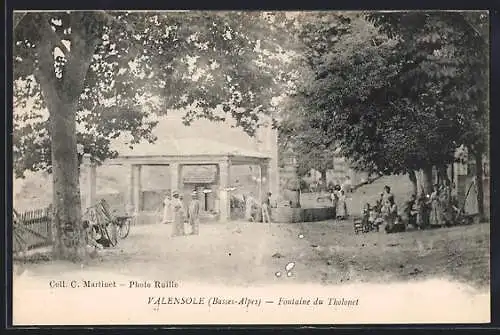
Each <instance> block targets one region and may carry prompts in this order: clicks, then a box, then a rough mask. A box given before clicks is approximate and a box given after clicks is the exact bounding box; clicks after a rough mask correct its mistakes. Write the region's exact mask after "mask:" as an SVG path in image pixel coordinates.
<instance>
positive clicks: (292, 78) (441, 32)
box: [11, 10, 490, 326]
mask: <svg viewBox="0 0 500 335" xmlns="http://www.w3.org/2000/svg"><path fill="white" fill-rule="evenodd" d="M12 21H13V43H12V47H13V74H14V75H13V81H14V82H13V88H14V106H13V127H14V129H13V155H14V165H13V167H14V170H13V171H12V172H13V178H14V180H13V193H14V194H13V208H14V211H13V222H12V241H11V243H12V250H13V254H12V257H13V273H12V282H13V313H12V315H13V325H14V326H28V325H140V324H157V325H188V324H197V325H202V324H229V325H238V324H246V325H248V324H301V325H307V324H403V323H410V324H422V323H426V324H428V323H440V324H443V323H461V324H467V323H489V322H490V245H489V243H490V215H489V213H490V195H489V190H490V187H489V185H490V172H489V159H490V157H489V143H488V140H489V96H488V92H489V82H488V81H489V79H488V78H489V13H488V12H487V11H367V12H365V11H352V12H351V11H297V12H288V11H274V12H264V11H251V12H247V11H113V10H100V11H97V10H96V11H15V12H14V16H13V20H12Z"/></svg>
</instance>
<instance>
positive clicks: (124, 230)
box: [118, 218, 132, 239]
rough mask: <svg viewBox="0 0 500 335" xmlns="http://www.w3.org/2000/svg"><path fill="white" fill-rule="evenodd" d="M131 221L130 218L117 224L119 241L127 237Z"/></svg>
mask: <svg viewBox="0 0 500 335" xmlns="http://www.w3.org/2000/svg"><path fill="white" fill-rule="evenodd" d="M131 220H132V219H131V218H127V219H125V220H122V221H121V222H120V223H119V224H118V236H119V237H120V238H121V239H124V238H126V237H127V236H128V234H129V233H130V221H131Z"/></svg>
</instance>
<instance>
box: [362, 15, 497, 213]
mask: <svg viewBox="0 0 500 335" xmlns="http://www.w3.org/2000/svg"><path fill="white" fill-rule="evenodd" d="M369 19H370V20H372V21H373V22H374V23H375V24H376V26H377V27H379V28H380V29H381V30H382V31H383V32H384V33H386V34H388V35H389V36H391V37H397V38H398V40H399V43H398V45H399V46H400V47H401V49H402V50H407V51H405V54H406V55H411V56H412V58H411V59H413V64H414V66H413V67H409V70H408V71H406V72H404V73H403V74H406V75H407V79H408V81H409V82H411V81H412V82H413V83H414V84H415V83H416V85H414V87H413V89H414V91H415V92H414V93H416V94H418V93H423V94H425V97H426V98H427V100H428V101H429V104H434V106H437V107H434V109H435V113H436V115H440V114H441V115H445V117H446V119H447V122H449V125H448V126H449V129H450V131H449V132H447V133H446V134H447V135H448V136H450V139H451V140H452V141H451V142H452V144H453V147H454V149H456V148H458V147H460V146H461V145H464V146H465V147H466V148H467V149H468V150H469V152H471V153H472V155H473V156H474V158H475V160H476V179H477V186H478V192H477V202H478V211H479V214H480V216H481V217H483V216H484V190H483V182H482V180H483V156H484V155H485V154H487V153H488V150H489V149H488V148H489V145H488V134H489V130H488V129H489V127H488V124H489V106H488V100H489V99H488V98H489V96H488V92H489V86H488V82H489V78H488V73H489V71H488V69H489V57H488V55H489V24H488V14H487V13H486V12H472V11H467V12H442V13H419V14H418V15H417V13H402V14H401V13H399V14H398V13H383V14H373V15H370V16H369ZM415 42H417V43H415ZM412 75H413V78H412ZM415 75H418V76H415ZM415 79H417V80H415ZM410 96H411V95H410ZM412 97H413V96H412ZM422 100H423V99H422ZM444 165H445V164H436V167H437V169H438V171H445V166H444ZM442 174H443V173H442Z"/></svg>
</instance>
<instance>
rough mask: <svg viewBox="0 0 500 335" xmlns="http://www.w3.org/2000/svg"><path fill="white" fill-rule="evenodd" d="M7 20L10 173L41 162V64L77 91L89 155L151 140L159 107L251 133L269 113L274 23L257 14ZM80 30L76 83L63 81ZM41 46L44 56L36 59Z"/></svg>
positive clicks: (56, 81) (275, 88)
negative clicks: (116, 142) (10, 36)
mask: <svg viewBox="0 0 500 335" xmlns="http://www.w3.org/2000/svg"><path fill="white" fill-rule="evenodd" d="M78 15H80V16H81V17H80V19H81V20H78V19H77V16H78ZM15 22H17V24H16V29H15V34H14V79H15V86H14V94H15V106H14V108H15V111H16V112H15V113H14V134H15V136H14V161H15V168H16V175H17V176H22V175H23V172H24V171H26V170H33V171H38V170H49V171H50V167H51V163H50V162H51V160H50V157H51V148H50V134H49V127H48V122H49V118H48V115H49V113H48V112H50V106H48V104H47V99H46V98H44V96H43V94H42V90H41V86H40V84H41V76H40V73H39V69H38V68H39V66H40V65H41V62H43V61H45V62H47V63H51V64H47V66H48V67H53V68H54V73H53V76H51V78H50V81H49V83H48V84H49V85H53V86H54V87H55V88H56V89H58V90H63V89H71V90H72V91H73V92H71V94H74V95H76V96H77V98H78V99H77V100H78V103H77V118H76V120H77V123H78V127H77V130H78V132H77V137H78V143H80V144H82V145H83V147H84V151H85V152H88V153H90V154H91V155H92V156H93V157H94V159H96V160H97V161H103V160H104V159H106V158H110V157H114V156H116V155H117V152H115V151H113V150H112V148H111V147H110V144H111V140H112V139H114V138H117V137H118V136H120V135H122V134H127V135H129V137H130V145H131V146H133V145H134V144H136V143H138V142H139V141H142V140H146V141H150V142H153V141H154V140H155V138H154V136H152V133H151V131H152V129H153V128H154V126H155V125H156V123H157V121H156V118H155V117H154V115H155V114H160V115H161V114H164V113H166V112H167V110H169V109H177V108H185V109H186V110H187V112H186V115H185V118H184V119H185V123H186V124H189V123H190V122H192V121H193V120H195V119H197V118H208V119H211V120H216V121H223V120H225V119H226V118H228V117H229V118H234V119H235V120H236V126H237V127H241V128H242V129H244V130H245V131H246V132H247V133H249V134H251V135H253V134H254V131H255V128H256V127H257V126H258V114H259V113H270V112H271V111H272V108H273V106H271V105H270V101H271V97H272V96H273V95H275V94H279V93H276V92H279V90H280V89H281V86H280V85H281V83H283V82H285V81H286V77H287V72H286V71H285V68H284V67H283V68H282V67H278V66H277V65H279V64H282V63H283V62H284V61H283V60H282V57H281V55H282V54H283V53H284V50H283V48H282V47H281V46H280V45H279V43H278V38H277V37H276V36H278V29H279V28H273V26H272V25H270V24H269V22H268V20H267V19H266V17H265V16H264V15H262V14H261V13H242V12H230V13H221V12H190V13H175V12H171V13H167V14H158V13H135V12H132V13H129V12H97V11H96V12H80V14H79V13H75V12H54V13H26V14H16V20H15ZM82 29H83V30H88V32H87V33H85V36H87V38H88V41H86V42H85V43H87V44H86V48H88V50H85V51H86V52H88V53H90V54H91V58H90V60H91V62H90V64H89V67H88V71H87V72H86V73H85V75H84V77H83V80H82V82H70V80H72V79H69V78H71V76H68V75H66V74H68V73H71V72H72V71H75V70H78V69H77V66H76V65H77V64H75V63H76V61H74V60H73V58H75V57H72V55H73V51H74V50H73V49H74V48H75V47H76V43H79V40H80V36H83V35H81V34H79V33H78V32H79V31H80V30H82ZM275 32H276V33H275ZM89 42H90V43H89ZM44 43H48V45H49V46H50V50H49V53H51V54H52V55H53V57H52V56H51V57H50V59H45V60H44V58H42V57H41V52H42V50H41V46H42V44H44ZM219 110H222V112H219ZM21 111H22V112H21ZM152 116H153V117H152Z"/></svg>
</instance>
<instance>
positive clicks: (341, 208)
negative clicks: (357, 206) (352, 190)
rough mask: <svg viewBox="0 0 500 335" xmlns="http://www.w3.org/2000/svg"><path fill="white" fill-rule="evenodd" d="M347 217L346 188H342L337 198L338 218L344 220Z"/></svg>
mask: <svg viewBox="0 0 500 335" xmlns="http://www.w3.org/2000/svg"><path fill="white" fill-rule="evenodd" d="M346 217H347V204H346V196H345V192H344V190H340V192H339V194H338V199H337V219H340V220H344V219H345V218H346Z"/></svg>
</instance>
